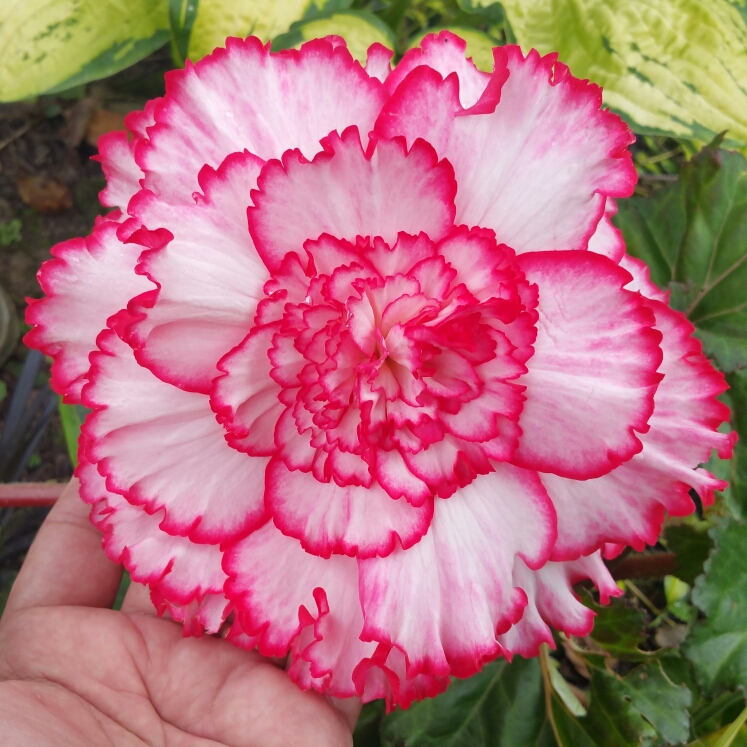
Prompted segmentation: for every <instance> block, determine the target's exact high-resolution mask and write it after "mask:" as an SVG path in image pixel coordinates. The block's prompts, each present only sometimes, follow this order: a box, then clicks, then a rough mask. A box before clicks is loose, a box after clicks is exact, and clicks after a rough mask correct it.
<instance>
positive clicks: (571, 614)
mask: <svg viewBox="0 0 747 747" xmlns="http://www.w3.org/2000/svg"><path fill="white" fill-rule="evenodd" d="M585 579H591V580H592V581H593V582H594V584H595V585H596V587H597V589H599V595H600V599H601V601H602V603H603V604H607V603H608V602H609V599H610V597H616V596H619V595H620V594H622V593H623V592H622V590H621V589H619V588H618V587H617V585H616V584H615V582H614V580H613V578H612V576H610V574H609V571H608V570H607V567H606V566H605V564H604V563H603V562H602V557H601V555H600V553H599V552H596V553H594V554H592V555H589V556H587V557H581V558H578V560H574V561H572V562H566V563H552V562H550V563H547V564H545V565H544V566H543V567H542V568H539V569H538V570H536V571H533V570H531V569H530V568H528V567H527V565H526V563H524V562H523V561H522V560H521V559H520V558H517V560H516V565H515V566H514V583H515V584H516V585H517V586H519V587H520V588H522V589H523V590H524V592H525V593H526V595H527V605H526V607H525V608H524V614H523V615H522V617H521V620H519V622H517V623H516V625H514V626H513V627H511V628H510V629H509V630H508V631H506V632H505V633H503V634H502V635H500V636H498V640H499V642H500V644H501V646H502V647H503V649H504V652H505V654H506V655H507V656H508V655H513V654H519V655H520V656H524V657H531V656H537V654H539V649H540V645H541V644H542V643H547V644H548V645H550V646H551V647H552V648H555V642H554V640H553V635H552V630H551V629H550V628H551V627H552V628H555V630H559V631H562V632H563V633H565V634H566V635H577V636H585V635H588V634H589V633H590V632H591V629H592V627H593V625H594V617H595V613H594V612H592V610H590V609H589V608H588V607H586V606H585V605H584V604H582V603H581V602H580V601H579V599H578V597H577V596H576V594H575V592H574V591H573V585H574V584H576V583H578V582H579V581H581V580H585Z"/></svg>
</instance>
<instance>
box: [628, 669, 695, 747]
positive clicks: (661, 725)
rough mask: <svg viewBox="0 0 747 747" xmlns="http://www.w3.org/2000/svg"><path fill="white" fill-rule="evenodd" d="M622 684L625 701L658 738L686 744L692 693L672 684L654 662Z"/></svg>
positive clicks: (630, 675)
mask: <svg viewBox="0 0 747 747" xmlns="http://www.w3.org/2000/svg"><path fill="white" fill-rule="evenodd" d="M621 682H622V685H623V689H624V692H625V693H626V697H628V698H630V702H631V704H632V705H633V707H634V708H635V709H636V710H637V711H638V712H639V713H640V714H641V715H642V716H643V717H644V718H645V719H646V720H647V721H648V722H649V723H650V724H651V725H652V726H653V727H654V729H656V733H657V734H658V736H659V737H661V738H662V739H663V740H664V741H665V742H666V743H668V744H682V743H684V742H686V741H687V738H688V736H689V734H690V717H689V714H688V712H687V709H688V708H689V707H690V704H691V701H692V693H691V692H690V690H689V689H688V688H687V687H686V686H685V685H676V684H675V683H673V682H672V681H671V680H670V679H669V677H667V675H666V674H665V673H664V671H663V670H662V667H661V664H660V663H659V662H657V661H654V662H647V663H646V664H643V665H642V666H640V667H637V668H636V669H634V670H633V671H632V672H631V673H630V674H629V675H628V676H627V677H624V678H623V679H622V680H621Z"/></svg>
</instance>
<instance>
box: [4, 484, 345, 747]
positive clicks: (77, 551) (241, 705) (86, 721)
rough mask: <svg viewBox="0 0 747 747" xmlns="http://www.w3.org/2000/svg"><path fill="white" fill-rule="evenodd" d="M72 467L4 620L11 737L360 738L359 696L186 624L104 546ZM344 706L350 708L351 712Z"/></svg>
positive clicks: (16, 746)
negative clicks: (308, 685)
mask: <svg viewBox="0 0 747 747" xmlns="http://www.w3.org/2000/svg"><path fill="white" fill-rule="evenodd" d="M88 510H89V509H88V507H87V506H86V505H85V504H84V503H83V502H82V501H81V500H80V498H79V496H78V483H77V480H73V481H72V482H71V483H70V485H69V486H68V487H67V489H66V490H65V492H64V493H63V495H62V497H61V498H60V500H59V501H58V503H57V505H55V507H54V508H53V509H52V511H51V512H50V514H49V517H48V518H47V520H46V521H45V522H44V524H43V526H42V528H41V530H40V531H39V534H38V536H37V538H36V540H35V541H34V544H33V545H32V547H31V550H30V551H29V554H28V557H27V558H26V561H25V563H24V565H23V568H22V569H21V572H20V574H19V576H18V578H17V580H16V583H15V585H14V587H13V591H12V592H11V595H10V598H9V599H8V605H7V607H6V609H5V613H4V615H3V617H2V620H0V734H2V740H0V741H2V744H3V745H4V747H28V745H34V747H46V745H54V746H55V747H68V745H69V746H70V747H87V746H88V745H95V746H96V747H99V746H100V745H114V746H115V747H120V746H126V747H129V746H130V745H133V746H134V745H159V747H161V746H162V747H172V746H174V747H218V746H219V745H226V746H230V747H245V746H246V747H249V746H250V745H251V746H252V747H254V746H255V745H256V747H273V746H274V745H283V746H284V747H285V746H286V745H294V747H303V746H304V745H314V746H315V747H319V746H324V747H337V746H338V745H339V746H340V747H342V746H343V745H350V744H352V738H351V728H352V726H353V724H354V723H355V719H356V717H357V714H358V708H357V707H356V706H355V705H353V704H352V702H337V703H335V704H333V703H331V702H330V701H328V700H326V699H325V698H324V697H322V696H321V695H319V694H318V693H315V692H303V691H302V690H300V689H299V688H298V687H297V686H296V685H295V684H294V683H293V682H291V680H290V679H289V678H288V677H287V676H286V674H285V673H284V672H283V671H282V670H280V669H278V668H277V667H276V666H275V665H274V664H273V663H272V662H270V661H268V660H267V659H265V658H263V657H261V656H260V655H259V654H258V653H257V652H255V651H243V650H241V649H238V648H236V647H234V646H232V645H231V644H230V643H228V642H226V641H224V640H221V639H220V638H216V637H213V636H205V637H203V638H183V637H182V629H181V626H180V625H178V624H177V623H175V622H173V621H171V620H166V619H159V618H158V617H156V613H155V609H154V608H153V605H152V603H151V601H150V599H149V596H148V592H147V589H146V588H145V587H143V586H140V585H138V584H133V585H132V586H131V587H130V589H129V590H128V592H127V595H126V596H125V600H124V603H123V605H122V611H121V612H116V611H114V610H112V609H110V608H111V605H112V603H113V601H114V598H115V596H116V593H117V589H118V588H119V583H120V579H121V576H122V568H121V567H120V566H118V565H115V564H114V563H112V562H111V561H110V560H109V559H108V558H107V557H106V555H105V554H104V551H103V550H102V548H101V535H100V534H99V533H98V532H97V530H96V529H95V528H94V527H93V526H91V524H90V523H89V522H88V516H87V515H88ZM343 711H345V712H346V713H345V714H343Z"/></svg>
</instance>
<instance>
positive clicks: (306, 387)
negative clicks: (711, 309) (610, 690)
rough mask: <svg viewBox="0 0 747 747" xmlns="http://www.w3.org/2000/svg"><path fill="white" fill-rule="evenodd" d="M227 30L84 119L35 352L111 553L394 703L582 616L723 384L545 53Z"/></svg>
mask: <svg viewBox="0 0 747 747" xmlns="http://www.w3.org/2000/svg"><path fill="white" fill-rule="evenodd" d="M464 53H465V43H464V42H463V41H462V40H460V39H459V38H457V37H456V36H454V35H452V34H450V33H449V32H442V33H440V34H438V35H431V36H428V37H426V38H425V39H424V40H423V42H422V44H421V46H420V48H418V49H414V50H411V51H409V52H408V53H407V54H405V56H404V58H403V59H402V60H401V62H400V63H399V64H398V65H397V66H396V67H395V68H394V69H393V70H392V69H391V67H390V58H391V52H388V51H387V50H385V49H384V48H383V47H381V46H380V45H374V46H373V47H371V49H370V50H369V56H368V62H367V64H366V66H365V68H364V67H361V66H360V65H359V64H358V63H357V62H355V61H354V60H353V59H352V57H351V55H350V53H349V52H348V51H347V49H346V47H345V45H344V44H343V43H341V41H340V40H339V39H336V38H333V39H328V40H316V41H312V42H309V43H307V44H305V45H304V46H302V47H301V49H300V50H291V51H286V52H281V53H277V54H271V53H270V51H269V47H268V46H263V45H262V44H261V43H260V42H259V41H258V40H256V39H252V38H249V39H246V40H239V39H229V40H228V41H227V43H226V48H225V49H218V50H216V51H215V52H214V53H213V54H212V55H210V56H209V57H206V58H205V59H203V60H201V61H200V62H199V63H197V64H195V65H192V64H188V65H187V67H186V69H185V70H180V71H177V72H173V73H170V74H169V75H168V76H167V81H166V94H165V96H164V97H163V98H162V99H159V100H156V101H153V102H150V103H149V104H148V105H147V106H146V108H145V110H144V111H143V112H138V113H136V114H131V115H129V117H128V118H127V120H126V125H127V128H128V132H122V133H114V134H110V135H108V136H105V137H103V138H102V139H101V141H100V160H101V162H102V166H103V169H104V173H105V175H106V176H107V180H108V181H107V187H106V189H105V190H104V192H102V194H101V199H102V202H103V204H104V205H106V206H107V207H111V208H116V210H115V211H114V212H111V213H109V214H108V215H107V216H106V217H104V218H102V219H100V220H99V221H98V222H97V224H96V226H95V227H94V229H93V233H92V234H91V236H89V237H87V238H85V239H76V240H73V241H70V242H65V243H63V244H61V245H58V246H57V247H55V249H54V250H53V254H54V255H55V257H56V258H55V259H53V260H50V261H49V262H47V263H46V264H45V265H44V266H43V268H42V270H41V271H40V275H39V279H40V283H41V286H42V289H43V290H44V292H45V293H46V298H44V299H42V300H40V301H33V302H31V305H30V307H29V310H28V314H27V318H28V321H29V323H30V324H31V325H33V329H32V331H31V332H29V334H28V335H27V338H26V340H27V342H28V343H29V344H30V345H31V346H32V347H36V348H39V349H41V350H43V351H44V352H46V353H48V354H49V355H51V356H53V358H54V363H53V367H52V382H53V386H54V387H55V389H56V390H57V391H59V392H60V393H61V394H63V395H64V397H65V400H66V401H67V402H73V403H76V402H82V403H83V404H85V405H87V406H88V407H90V408H92V409H93V413H92V414H91V415H89V416H88V418H87V420H86V423H85V425H84V427H83V432H82V437H81V443H80V454H81V463H80V465H79V467H78V469H77V473H76V474H77V475H78V477H79V478H80V480H81V491H82V496H83V498H84V500H86V501H88V502H89V503H91V504H92V521H93V522H94V523H95V524H96V525H97V526H98V527H100V528H101V530H102V531H103V534H104V546H105V548H106V550H107V552H108V554H109V555H110V557H112V558H113V559H115V560H117V561H120V562H122V563H124V565H125V566H126V567H127V568H128V570H129V571H130V573H131V574H132V577H133V579H134V580H135V581H137V582H140V583H144V584H148V585H149V586H150V588H151V592H152V597H153V600H154V602H156V604H157V605H158V606H159V608H160V609H162V610H168V611H169V612H170V613H171V615H172V616H173V617H174V618H175V619H177V620H179V621H182V622H183V623H184V626H185V633H186V634H193V635H199V634H201V633H203V632H205V631H206V632H209V633H215V632H217V631H218V630H220V629H221V628H222V627H224V626H230V629H229V631H228V638H229V639H230V640H232V641H233V642H234V643H236V644H237V645H241V646H244V647H250V648H254V647H257V648H258V649H259V651H260V652H261V653H262V654H264V655H267V656H275V657H284V656H286V655H289V658H288V673H289V675H290V676H291V677H292V678H293V679H294V680H295V681H296V682H297V683H298V684H299V685H300V686H302V687H304V688H315V689H317V690H320V691H322V692H325V693H327V694H329V695H334V696H337V697H348V696H354V695H357V696H359V697H361V698H362V699H363V700H364V701H367V700H370V699H372V698H376V697H385V698H387V701H388V703H389V705H390V706H392V705H400V706H407V705H408V704H409V703H411V702H412V701H413V700H415V699H418V698H422V697H424V696H429V695H433V694H436V693H437V692H440V691H441V690H443V689H444V688H445V687H446V686H447V684H448V682H449V678H450V677H451V676H452V675H455V676H459V677H467V676H469V675H472V674H474V673H475V672H477V671H478V670H479V669H480V668H481V666H482V665H483V664H484V663H485V662H486V661H489V660H491V659H494V658H495V657H498V656H506V657H511V656H512V655H513V654H515V653H519V654H521V655H523V656H532V655H536V654H537V652H538V650H539V646H540V644H542V643H544V642H547V643H550V644H552V634H551V628H555V629H558V630H561V631H564V632H566V633H568V634H577V635H584V634H586V633H588V632H589V630H590V629H591V626H592V618H593V613H592V612H591V610H589V609H587V608H586V607H585V606H584V605H583V604H581V602H580V601H579V600H578V598H577V596H576V595H575V594H574V592H573V588H572V587H573V584H574V583H576V582H577V581H578V580H581V579H591V580H592V581H593V582H594V583H595V584H596V586H597V588H598V589H599V593H600V597H601V598H602V601H605V600H607V599H608V598H609V597H610V596H612V595H616V594H618V593H619V590H618V588H617V587H616V585H615V584H614V582H613V581H612V579H611V577H610V575H609V573H608V571H607V569H606V566H605V565H604V563H603V560H602V552H603V551H604V550H605V548H608V547H610V546H612V545H630V546H632V547H634V548H636V549H641V548H643V547H644V545H645V544H646V543H652V542H655V541H656V537H657V536H658V533H659V531H660V529H661V525H662V522H663V520H664V517H665V514H667V513H668V514H669V515H673V516H682V515H686V514H688V513H690V512H692V511H693V509H694V507H693V503H692V501H691V499H690V497H689V491H690V489H694V490H696V491H697V492H698V494H699V495H700V497H701V499H702V500H703V501H704V502H706V503H707V502H708V501H710V500H711V499H712V495H713V491H714V490H718V489H721V488H723V483H722V482H720V481H719V480H717V479H715V478H714V477H713V476H712V475H711V474H709V473H708V472H706V471H705V470H703V469H700V468H699V467H698V465H699V464H701V463H702V462H704V461H706V460H707V459H708V457H709V455H710V453H711V450H712V449H717V450H718V451H719V453H720V455H721V456H722V457H727V456H728V455H729V453H730V450H731V447H732V445H733V440H734V437H733V435H732V434H723V433H719V432H718V430H717V429H718V426H719V425H720V424H721V423H722V422H723V421H725V420H726V419H727V418H728V410H727V408H726V407H725V406H724V405H723V404H721V403H720V402H719V401H718V400H717V396H718V395H719V394H721V393H722V392H723V391H724V389H725V383H724V378H723V376H722V375H721V374H720V373H718V372H717V371H716V370H714V369H713V367H712V366H711V364H710V363H709V362H708V361H707V359H706V358H705V357H704V356H703V354H702V352H701V348H700V345H699V343H698V342H697V340H696V339H695V338H694V337H693V336H692V333H693V328H692V326H691V325H690V324H689V322H688V321H687V320H686V319H685V318H684V316H683V315H682V314H680V313H679V312H676V311H674V310H672V309H671V308H670V307H669V306H668V303H667V295H666V294H665V293H663V292H661V291H660V290H658V289H657V288H656V287H655V286H654V285H653V284H652V283H651V281H650V280H649V278H648V274H647V270H646V268H645V265H643V264H642V263H641V262H639V261H638V260H635V259H633V258H631V257H629V256H628V255H626V254H625V247H624V244H623V242H622V238H621V236H620V234H619V232H618V231H617V229H615V227H614V226H613V224H612V222H611V220H610V216H611V215H612V214H613V213H614V210H615V209H616V208H615V202H614V200H615V199H618V198H625V197H628V196H630V195H631V194H632V192H633V187H634V184H635V181H636V172H635V169H634V167H633V163H632V160H631V156H630V153H629V151H628V146H629V145H630V144H631V142H632V141H633V139H634V138H633V136H632V134H631V132H630V130H629V129H628V127H627V126H626V125H625V124H624V123H623V122H622V121H621V120H620V119H619V117H617V116H616V115H615V114H612V113H611V112H609V111H607V110H604V109H602V108H601V91H600V89H599V88H598V86H596V85H594V84H592V83H589V82H588V81H581V80H578V79H576V78H574V77H573V76H572V75H571V74H570V72H569V70H568V68H567V67H566V66H565V65H563V64H562V63H560V62H558V61H557V59H556V55H548V56H546V57H540V55H539V54H537V52H535V51H530V52H529V53H528V54H526V55H525V54H523V53H522V52H521V50H519V48H518V47H515V46H506V47H499V48H496V49H495V50H494V60H495V65H494V70H493V72H492V73H491V74H487V73H482V72H480V71H478V70H477V69H476V68H475V67H474V65H473V64H472V62H471V61H470V60H467V59H466V58H465V54H464Z"/></svg>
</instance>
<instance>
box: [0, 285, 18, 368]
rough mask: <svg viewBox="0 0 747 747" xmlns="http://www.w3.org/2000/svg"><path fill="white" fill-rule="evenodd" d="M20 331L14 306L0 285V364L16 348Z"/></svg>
mask: <svg viewBox="0 0 747 747" xmlns="http://www.w3.org/2000/svg"><path fill="white" fill-rule="evenodd" d="M20 333H21V328H20V324H19V321H18V313H17V312H16V306H15V304H14V303H13V300H12V299H11V297H10V296H9V295H8V294H7V293H6V292H5V290H3V287H2V285H0V366H1V365H2V364H3V363H5V361H6V360H7V359H8V358H9V357H10V355H11V353H12V352H13V351H14V350H15V349H16V344H17V343H18V337H19V336H20Z"/></svg>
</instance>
